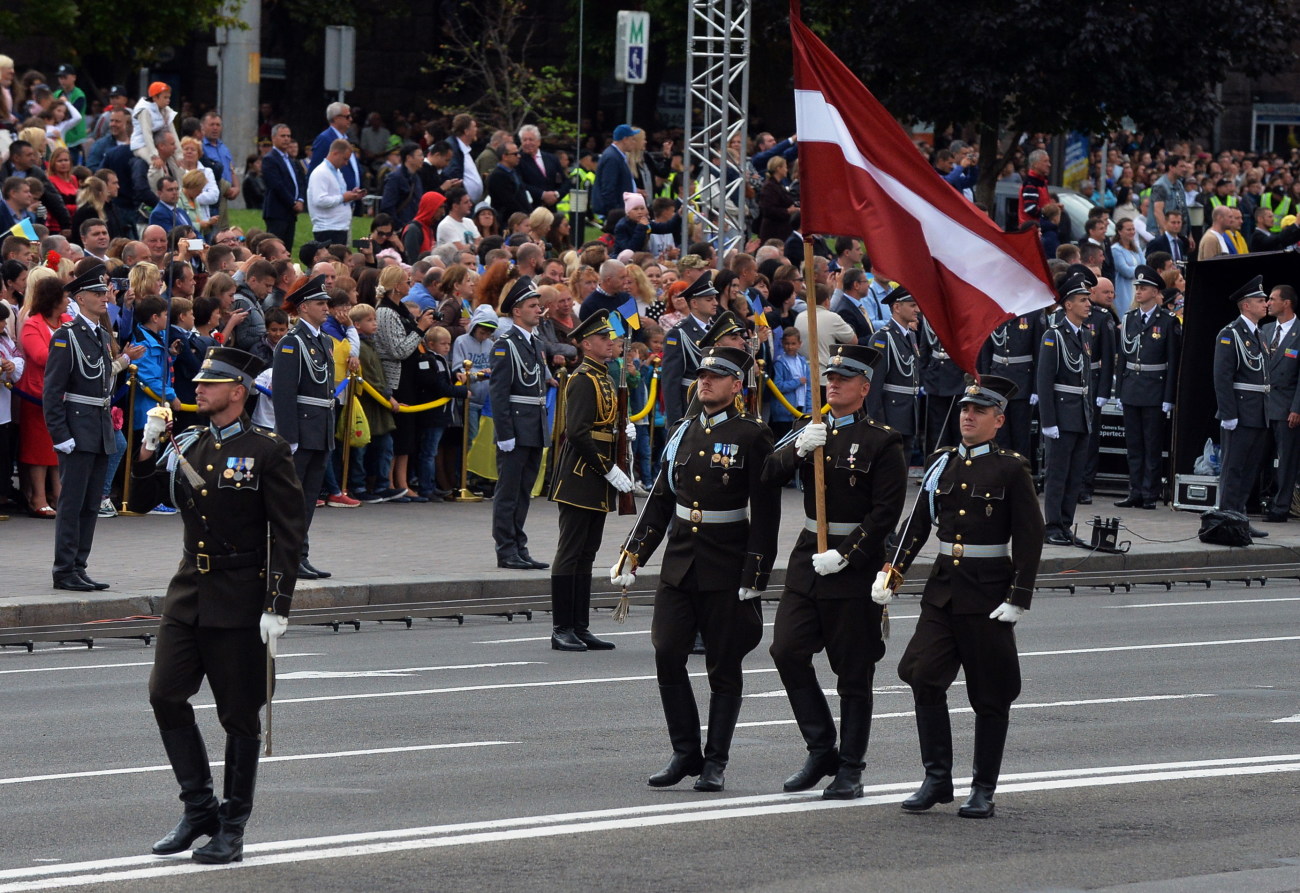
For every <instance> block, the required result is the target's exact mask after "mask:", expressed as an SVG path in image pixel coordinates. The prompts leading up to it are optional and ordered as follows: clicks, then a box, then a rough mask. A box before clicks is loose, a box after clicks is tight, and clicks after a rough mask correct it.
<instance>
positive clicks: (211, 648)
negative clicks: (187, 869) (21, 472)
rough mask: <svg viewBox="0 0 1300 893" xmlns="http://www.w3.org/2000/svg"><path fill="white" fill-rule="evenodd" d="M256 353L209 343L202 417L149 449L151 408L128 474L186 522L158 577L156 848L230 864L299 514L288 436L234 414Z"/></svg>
mask: <svg viewBox="0 0 1300 893" xmlns="http://www.w3.org/2000/svg"><path fill="white" fill-rule="evenodd" d="M262 368H263V363H262V361H261V360H259V359H257V358H256V357H254V356H253V355H252V354H250V353H245V352H244V351H242V350H236V349H235V348H233V347H213V348H209V350H208V354H207V357H206V358H205V359H204V361H203V365H202V367H201V368H200V370H199V372H198V373H197V374H196V375H195V376H194V383H195V386H196V398H195V399H196V401H197V403H198V408H199V412H201V413H203V414H205V415H207V417H208V423H207V425H205V426H199V427H193V428H188V429H186V430H185V431H182V432H181V433H180V434H178V435H176V437H175V439H174V440H173V441H172V443H171V444H170V445H169V446H168V447H167V449H166V450H165V451H164V452H163V453H162V455H161V457H159V456H158V455H157V450H158V439H159V435H160V433H161V429H162V427H163V423H162V422H161V421H160V420H156V419H153V418H151V419H150V423H149V425H147V426H146V428H145V437H144V444H143V445H142V447H141V450H140V461H139V463H138V464H137V465H136V467H135V473H136V474H137V475H139V476H140V477H142V478H148V477H157V478H161V479H162V481H163V484H164V486H166V487H167V489H168V490H169V491H170V492H171V494H172V499H173V500H174V502H175V504H176V507H177V508H179V509H180V512H181V517H182V518H183V519H184V521H185V534H184V547H183V552H182V557H181V564H180V568H179V570H177V572H176V575H175V576H174V577H172V580H171V583H170V584H168V586H167V598H166V600H165V601H164V602H163V610H162V622H161V623H160V624H159V627H158V642H157V644H156V646H155V653H154V666H153V673H152V674H151V675H150V677H149V703H150V706H152V707H153V712H154V717H155V719H156V720H157V722H158V728H159V730H160V731H161V732H162V739H163V746H164V747H165V748H166V751H167V757H168V759H169V760H170V761H171V766H172V770H173V771H174V772H175V774H176V780H177V781H178V782H179V783H180V787H181V795H180V797H181V802H182V803H183V804H185V812H184V815H183V816H182V818H181V820H180V823H179V824H177V825H176V827H175V828H174V829H173V830H172V831H171V832H170V833H169V834H167V836H165V837H164V838H163V839H162V840H159V841H158V842H157V843H155V844H154V846H153V852H154V853H155V854H157V855H168V854H172V853H181V852H184V851H185V850H188V849H189V848H190V846H191V845H193V843H194V841H195V840H197V839H198V838H200V837H203V836H205V835H212V840H210V841H209V842H208V843H207V844H206V845H204V846H203V847H201V848H199V849H198V850H196V851H195V852H194V856H193V858H194V860H195V861H198V862H209V863H226V862H232V861H233V862H238V861H239V860H240V859H242V858H243V850H244V826H245V825H246V823H247V822H248V817H249V815H250V813H251V812H252V808H253V789H254V786H255V782H256V779H257V760H258V750H259V746H260V744H259V741H258V736H259V735H260V734H261V724H260V722H259V720H258V711H259V710H260V709H261V708H262V705H263V704H265V703H266V686H267V678H266V677H267V651H268V649H269V651H270V655H271V657H272V658H274V657H275V643H276V639H277V638H278V637H279V636H281V635H283V634H284V630H285V627H286V626H287V624H288V619H287V618H288V616H289V607H290V602H291V600H292V597H293V589H294V584H295V583H296V581H297V576H298V564H299V561H300V556H301V554H302V544H303V540H304V538H305V537H306V534H307V522H306V517H305V516H304V513H303V509H302V506H303V500H302V488H301V487H300V486H299V484H298V475H297V472H296V470H295V469H294V462H293V456H292V454H291V453H290V450H289V444H288V443H287V442H285V441H284V440H282V439H281V438H279V437H277V436H276V435H275V434H273V433H272V432H270V431H267V430H266V429H264V428H258V427H255V426H254V425H253V424H252V423H251V422H250V421H249V420H248V416H247V415H245V414H244V405H245V403H246V402H247V400H248V395H249V393H251V392H252V390H253V379H254V378H255V376H256V375H257V374H258V372H260V371H261V370H262ZM204 677H206V678H207V680H208V686H209V687H210V688H211V689H212V695H213V698H214V699H215V700H216V703H217V718H218V719H219V720H220V721H221V725H222V727H223V728H224V729H225V730H226V763H225V774H226V778H225V784H224V794H225V800H224V802H221V803H220V804H218V800H217V798H216V796H214V794H213V790H212V770H211V768H210V766H209V764H208V752H207V749H206V747H205V746H204V743H203V736H202V734H201V733H200V732H199V727H198V726H197V725H196V724H195V722H194V708H193V707H191V706H190V703H189V700H190V698H191V697H193V696H194V694H195V693H196V692H197V691H198V690H199V686H200V684H201V683H202V682H203V679H204Z"/></svg>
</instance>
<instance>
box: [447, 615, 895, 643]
mask: <svg viewBox="0 0 1300 893" xmlns="http://www.w3.org/2000/svg"><path fill="white" fill-rule="evenodd" d="M918 616H919V615H917V614H905V615H903V616H901V617H900V616H896V615H894V614H890V615H889V619H890V620H891V621H893V620H915V619H916V618H917V617H918ZM773 625H774V624H773V623H764V624H763V626H765V627H766V626H773ZM648 635H650V630H648V629H629V630H624V631H622V632H615V633H610V632H602V633H600V637H601V638H602V639H608V638H610V637H611V636H648ZM550 640H551V637H550V636H526V637H524V638H519V639H485V640H484V641H482V642H474V643H473V644H475V645H510V644H512V643H514V642H549V641H550Z"/></svg>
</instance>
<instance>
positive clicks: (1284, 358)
mask: <svg viewBox="0 0 1300 893" xmlns="http://www.w3.org/2000/svg"><path fill="white" fill-rule="evenodd" d="M1295 311H1296V292H1295V288H1294V287H1292V286H1290V285H1278V286H1275V287H1274V288H1273V290H1272V291H1271V292H1269V295H1268V314H1269V316H1271V317H1273V322H1271V323H1269V324H1268V325H1266V326H1264V327H1263V328H1262V330H1261V333H1260V334H1261V340H1262V341H1263V344H1264V348H1265V349H1266V350H1267V351H1268V382H1269V392H1268V424H1269V428H1271V429H1272V431H1273V451H1274V455H1275V456H1276V457H1277V476H1276V490H1275V491H1274V493H1273V504H1272V506H1271V507H1270V508H1269V510H1268V512H1267V513H1265V515H1264V520H1265V521H1267V522H1269V523H1270V524H1284V523H1286V520H1287V518H1288V516H1289V515H1290V514H1291V500H1292V498H1293V496H1294V494H1295V481H1296V473H1297V470H1298V469H1300V428H1298V427H1297V426H1300V397H1298V396H1297V395H1298V394H1300V390H1298V389H1297V384H1300V326H1297V325H1296V324H1295V319H1296V312H1295Z"/></svg>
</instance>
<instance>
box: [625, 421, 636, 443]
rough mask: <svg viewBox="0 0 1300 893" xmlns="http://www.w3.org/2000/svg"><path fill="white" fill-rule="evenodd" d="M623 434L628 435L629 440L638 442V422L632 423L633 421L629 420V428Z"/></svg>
mask: <svg viewBox="0 0 1300 893" xmlns="http://www.w3.org/2000/svg"><path fill="white" fill-rule="evenodd" d="M623 433H624V434H626V435H627V439H628V440H631V441H635V440H636V422H634V421H632V420H631V419H629V420H628V423H627V427H626V428H624V429H623Z"/></svg>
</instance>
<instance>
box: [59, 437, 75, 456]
mask: <svg viewBox="0 0 1300 893" xmlns="http://www.w3.org/2000/svg"><path fill="white" fill-rule="evenodd" d="M54 448H55V449H56V450H58V451H59V452H60V453H63V454H65V455H67V454H70V453H71V452H72V451H73V450H75V449H76V448H77V441H76V438H73V437H69V438H68V439H67V440H65V441H63V443H56V444H55V445H54Z"/></svg>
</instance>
